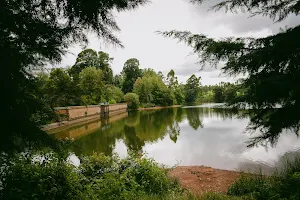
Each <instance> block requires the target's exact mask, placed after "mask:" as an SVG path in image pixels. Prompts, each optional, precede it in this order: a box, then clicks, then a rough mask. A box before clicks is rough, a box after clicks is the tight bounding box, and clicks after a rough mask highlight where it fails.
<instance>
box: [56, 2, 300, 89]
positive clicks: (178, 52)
mask: <svg viewBox="0 0 300 200" xmlns="http://www.w3.org/2000/svg"><path fill="white" fill-rule="evenodd" d="M217 1H218V0H211V1H210V2H212V4H213V3H214V2H217ZM209 7H210V5H206V4H204V5H194V4H190V3H189V0H152V3H150V4H148V5H146V6H143V7H140V8H139V9H138V10H134V11H130V12H123V13H118V14H116V20H117V23H118V25H119V27H120V28H121V32H119V33H116V35H117V36H118V37H119V38H120V40H121V41H122V43H123V44H124V45H125V48H124V49H121V48H116V47H113V46H109V45H104V44H103V43H101V41H100V40H99V39H97V38H96V37H95V36H94V35H89V39H90V44H89V45H88V48H92V49H95V50H97V51H100V50H102V51H105V52H108V53H109V54H110V56H111V57H113V58H114V61H113V64H112V68H113V71H114V74H116V73H119V72H120V71H122V68H123V64H124V62H125V61H126V60H127V59H129V58H137V59H138V60H139V61H140V65H141V66H140V67H141V68H153V69H154V70H155V71H162V72H163V73H164V74H167V73H168V71H170V70H171V69H173V70H175V74H176V75H177V76H178V78H179V81H180V82H185V81H186V80H187V79H188V77H189V76H191V75H192V74H194V73H195V74H196V75H197V76H201V78H202V81H201V82H202V84H203V85H208V84H216V83H219V82H221V81H233V80H234V79H233V78H231V77H227V76H225V75H220V71H219V70H218V69H214V68H211V67H209V66H207V67H206V68H205V69H204V70H203V71H199V69H200V66H199V65H197V64H196V62H197V58H196V56H193V55H190V53H191V51H192V49H191V48H189V47H187V46H186V45H185V44H181V43H177V41H176V40H173V39H170V38H164V37H162V36H160V35H158V34H156V33H155V31H158V30H159V31H169V30H173V29H176V30H180V31H184V30H189V31H191V32H193V33H204V34H206V35H207V36H210V37H216V38H219V37H226V36H254V37H263V36H267V35H270V34H272V33H276V32H278V31H279V28H280V27H285V26H286V25H288V26H289V27H293V26H295V25H296V24H297V21H298V18H297V17H295V16H291V17H289V18H288V19H287V20H285V21H284V23H274V22H273V21H271V20H270V19H268V18H266V17H261V16H257V17H252V18H248V17H249V14H231V13H224V12H223V11H218V12H217V13H215V12H212V11H207V10H208V8H209ZM81 50H82V49H81V48H80V47H77V46H75V47H72V48H70V52H71V53H70V54H68V55H66V56H65V57H64V59H63V61H62V63H60V64H59V66H60V67H65V66H71V65H73V64H74V63H75V59H76V57H77V54H78V53H79V52H80V51H81Z"/></svg>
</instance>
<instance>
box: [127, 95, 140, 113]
mask: <svg viewBox="0 0 300 200" xmlns="http://www.w3.org/2000/svg"><path fill="white" fill-rule="evenodd" d="M124 100H125V102H126V103H127V104H128V108H131V109H136V108H138V107H139V104H140V100H139V95H137V94H135V93H127V94H125V95H124Z"/></svg>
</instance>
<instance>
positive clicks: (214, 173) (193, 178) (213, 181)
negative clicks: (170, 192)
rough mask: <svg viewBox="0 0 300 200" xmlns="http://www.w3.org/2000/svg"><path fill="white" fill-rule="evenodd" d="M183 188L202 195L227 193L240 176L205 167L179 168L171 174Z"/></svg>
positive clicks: (236, 173) (237, 173) (232, 172)
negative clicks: (206, 193)
mask: <svg viewBox="0 0 300 200" xmlns="http://www.w3.org/2000/svg"><path fill="white" fill-rule="evenodd" d="M169 176H170V177H174V178H178V180H179V182H180V184H181V185H182V187H183V188H185V189H188V190H190V191H191V192H192V193H194V194H197V195H200V194H203V193H205V192H218V193H226V192H227V190H228V188H229V187H230V185H232V184H233V183H234V182H235V181H236V180H237V179H238V178H239V176H240V173H239V172H236V171H228V170H220V169H213V168H211V167H204V166H179V167H176V168H175V169H173V170H171V171H170V172H169Z"/></svg>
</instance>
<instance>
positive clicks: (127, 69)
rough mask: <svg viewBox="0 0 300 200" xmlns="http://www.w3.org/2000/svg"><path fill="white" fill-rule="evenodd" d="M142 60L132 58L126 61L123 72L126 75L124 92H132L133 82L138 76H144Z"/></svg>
mask: <svg viewBox="0 0 300 200" xmlns="http://www.w3.org/2000/svg"><path fill="white" fill-rule="evenodd" d="M139 66H140V62H139V60H138V59H136V58H130V59H129V60H127V61H126V62H125V63H124V67H123V71H122V74H123V76H124V82H123V87H122V90H123V92H124V93H128V92H131V91H132V90H133V84H134V83H135V81H136V79H138V77H141V76H142V73H141V70H140V68H139Z"/></svg>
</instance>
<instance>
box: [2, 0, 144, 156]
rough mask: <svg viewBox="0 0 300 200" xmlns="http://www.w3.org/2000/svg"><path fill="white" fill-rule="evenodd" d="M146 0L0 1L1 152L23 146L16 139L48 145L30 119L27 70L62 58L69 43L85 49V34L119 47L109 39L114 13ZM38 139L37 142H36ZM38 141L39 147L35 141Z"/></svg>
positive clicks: (115, 27) (33, 108) (114, 26)
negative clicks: (90, 33) (4, 65)
mask: <svg viewBox="0 0 300 200" xmlns="http://www.w3.org/2000/svg"><path fill="white" fill-rule="evenodd" d="M146 2H147V0H138V1H136V0H115V1H109V0H91V1H86V0H77V1H70V0H52V1H49V0H40V1H33V0H19V1H11V0H2V1H1V2H0V15H1V18H0V41H1V42H0V49H1V60H2V63H5V64H6V66H7V67H4V68H3V69H2V70H3V71H2V72H1V78H0V80H1V84H0V85H1V91H2V93H3V94H6V95H5V96H6V98H1V101H0V103H1V105H2V106H3V110H2V114H3V116H5V118H4V119H3V120H1V127H2V129H3V130H5V131H3V132H2V133H1V134H0V142H1V145H0V150H2V149H3V150H4V149H5V150H8V149H11V150H12V149H14V148H16V147H20V148H21V147H22V146H24V145H28V143H25V142H18V141H20V140H16V138H22V139H25V140H27V141H35V142H36V143H34V144H35V145H37V144H38V143H39V144H45V143H46V142H49V141H52V142H51V143H52V144H56V142H55V143H53V140H51V139H50V137H47V134H46V133H43V132H42V131H40V130H39V128H38V127H37V126H36V124H35V123H33V122H32V121H30V116H31V115H32V114H33V113H35V112H37V109H38V106H37V104H36V103H35V102H34V99H33V98H32V96H31V91H32V80H33V78H32V77H31V76H30V70H31V69H36V68H40V67H41V66H42V65H45V64H46V63H48V62H51V63H55V62H59V61H61V59H62V56H63V55H64V54H65V53H66V52H67V49H68V47H70V45H71V44H74V43H81V44H87V42H88V39H87V36H86V35H85V33H87V31H89V32H93V33H95V34H97V36H98V37H99V38H102V39H104V40H105V41H107V42H110V43H113V44H116V45H118V46H121V47H122V46H123V45H122V44H121V42H120V40H119V39H118V38H117V37H116V36H115V35H114V32H115V31H119V30H120V29H119V27H118V25H117V23H116V22H115V19H114V17H113V14H112V13H113V12H114V11H125V10H132V9H134V8H137V7H138V6H139V5H143V4H145V3H146ZM39 136H41V137H42V138H43V139H42V138H41V137H39ZM37 141H38V142H37Z"/></svg>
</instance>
